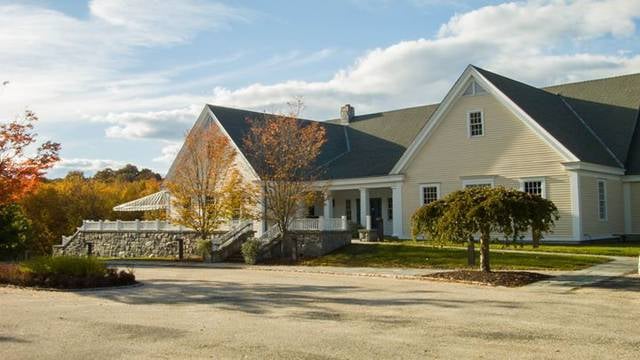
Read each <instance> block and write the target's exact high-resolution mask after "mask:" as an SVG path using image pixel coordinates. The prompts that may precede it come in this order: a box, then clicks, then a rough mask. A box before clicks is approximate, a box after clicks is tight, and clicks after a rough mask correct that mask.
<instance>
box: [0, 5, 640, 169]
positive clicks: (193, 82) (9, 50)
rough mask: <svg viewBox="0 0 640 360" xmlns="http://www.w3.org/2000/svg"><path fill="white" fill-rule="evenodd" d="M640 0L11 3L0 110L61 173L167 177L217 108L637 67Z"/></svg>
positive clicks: (421, 96)
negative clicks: (474, 69) (27, 127)
mask: <svg viewBox="0 0 640 360" xmlns="http://www.w3.org/2000/svg"><path fill="white" fill-rule="evenodd" d="M639 19H640V1H635V0H611V1H595V0H593V1H592V0H584V1H544V0H532V1H522V2H510V3H503V2H499V1H443V0H396V1H392V0H351V1H349V0H342V1H338V0H334V1H327V0H325V1H284V0H280V1H233V2H231V1H229V2H225V1H204V0H203V1H201V0H180V1H178V0H164V1H150V0H145V1H142V0H92V1H79V0H69V1H54V0H49V1H36V0H32V1H19V2H14V1H3V0H0V24H2V31H1V32H0V48H2V49H3V51H2V52H0V65H2V66H0V80H2V81H5V80H8V81H10V83H9V84H8V85H7V86H4V87H2V88H0V119H10V118H14V117H15V116H17V115H18V114H20V113H21V112H23V111H24V109H25V108H29V109H32V110H34V111H36V112H37V113H38V114H39V115H40V118H41V123H40V124H39V126H38V132H39V133H40V135H41V136H42V137H43V138H48V139H53V140H56V141H59V142H61V143H62V146H63V150H62V157H63V161H62V162H61V163H60V164H59V166H58V167H56V168H55V169H54V170H53V171H52V172H51V173H50V176H52V177H55V176H61V175H63V174H65V173H66V172H67V171H69V170H76V169H78V170H83V171H85V172H86V173H88V174H90V173H92V172H94V171H96V170H98V169H100V168H103V167H106V166H111V167H117V166H119V165H122V164H125V163H134V164H136V165H139V166H144V167H150V168H152V169H154V170H157V171H159V172H161V173H164V172H165V171H166V169H167V168H168V166H169V165H170V162H171V160H172V158H173V155H174V154H175V152H176V150H177V149H178V148H179V146H180V141H181V139H182V137H183V134H184V132H185V131H186V130H187V129H188V128H189V127H190V125H191V124H192V123H193V121H194V120H195V117H196V116H197V113H198V112H199V111H200V110H201V109H202V107H203V106H204V104H205V103H215V104H219V105H227V106H236V107H241V108H248V109H254V110H260V111H262V110H266V111H278V110H283V109H284V104H285V103H286V102H287V101H290V100H291V99H293V98H294V97H302V98H303V100H304V102H305V104H306V110H305V113H304V115H305V116H306V117H309V118H315V119H319V120H322V119H328V118H332V117H335V116H337V114H338V109H339V107H340V105H341V104H343V103H352V104H354V105H355V107H356V112H357V113H366V112H372V111H379V110H388V109H394V108H401V107H406V106H412V105H419V104H427V103H435V102H439V101H440V100H441V99H442V97H444V95H445V93H446V91H447V90H448V88H449V86H451V84H452V83H453V81H455V79H456V77H457V76H459V75H460V73H461V72H462V71H463V70H464V68H465V66H466V65H467V64H469V63H473V64H476V65H479V66H482V67H485V68H487V69H489V70H492V71H495V72H498V73H501V74H504V75H507V76H510V77H513V78H516V79H519V80H522V81H525V82H528V83H531V84H534V85H546V84H554V83H560V82H567V81H578V80H584V79H591V78H597V77H604V76H611V75H616V74H624V73H632V72H640V45H639V44H640V41H639V40H640V39H639V32H638V25H639Z"/></svg>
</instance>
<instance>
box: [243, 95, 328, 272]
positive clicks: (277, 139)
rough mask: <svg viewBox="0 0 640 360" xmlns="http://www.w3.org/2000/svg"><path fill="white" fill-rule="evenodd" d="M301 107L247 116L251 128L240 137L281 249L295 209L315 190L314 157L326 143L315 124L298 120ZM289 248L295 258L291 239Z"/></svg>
mask: <svg viewBox="0 0 640 360" xmlns="http://www.w3.org/2000/svg"><path fill="white" fill-rule="evenodd" d="M302 108H303V106H302V103H301V102H300V101H298V102H296V103H293V104H290V111H289V112H288V113H284V114H280V115H276V116H265V117H262V118H256V119H248V121H249V122H250V125H251V127H250V130H249V132H248V134H247V135H246V136H245V138H244V147H245V153H246V154H247V156H248V158H249V160H250V162H251V164H252V165H253V168H254V170H255V171H256V172H257V174H258V176H259V177H260V181H261V197H260V202H261V203H262V206H263V209H265V211H266V217H267V220H268V221H270V222H272V223H274V224H275V226H277V228H278V230H279V231H280V234H281V237H282V241H281V245H282V250H283V251H284V248H285V242H288V241H289V237H288V236H287V235H288V229H289V227H290V225H291V223H292V221H293V219H294V218H295V215H296V212H298V210H299V209H300V207H301V205H302V204H304V203H306V202H308V201H309V199H311V198H313V197H314V196H315V194H316V193H317V188H315V187H314V185H313V181H314V180H317V179H318V177H319V176H320V171H321V168H320V166H319V164H318V163H317V159H318V155H320V151H321V149H322V146H323V145H324V143H325V142H326V133H325V129H324V128H323V127H322V126H321V125H320V124H319V123H317V122H313V121H303V120H299V119H298V117H299V115H300V113H301V111H302ZM291 248H292V258H293V259H294V260H295V259H296V257H297V252H296V244H295V242H294V243H293V246H291Z"/></svg>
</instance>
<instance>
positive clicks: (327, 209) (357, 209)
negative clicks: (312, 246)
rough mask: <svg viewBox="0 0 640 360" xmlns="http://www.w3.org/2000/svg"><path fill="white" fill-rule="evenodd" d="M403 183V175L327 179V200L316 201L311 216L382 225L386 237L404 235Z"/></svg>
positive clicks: (371, 227)
mask: <svg viewBox="0 0 640 360" xmlns="http://www.w3.org/2000/svg"><path fill="white" fill-rule="evenodd" d="M402 184H403V177H402V176H401V175H398V176H384V177H371V178H361V179H340V180H332V181H330V182H325V183H323V184H320V185H321V186H322V187H324V189H323V191H324V193H325V196H324V201H321V202H320V201H319V202H317V203H316V204H314V206H313V208H310V209H309V210H308V216H322V217H324V218H325V219H330V218H342V217H344V218H345V219H346V221H347V222H350V223H354V224H358V225H360V226H361V227H362V228H364V229H367V230H377V229H379V228H380V227H382V232H383V233H384V235H385V236H395V237H398V238H402V237H403V236H404V231H403V230H404V229H403V211H402Z"/></svg>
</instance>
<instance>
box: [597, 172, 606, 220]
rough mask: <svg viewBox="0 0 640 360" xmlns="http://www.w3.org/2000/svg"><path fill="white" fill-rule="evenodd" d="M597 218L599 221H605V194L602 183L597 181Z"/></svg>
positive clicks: (604, 186)
mask: <svg viewBox="0 0 640 360" xmlns="http://www.w3.org/2000/svg"><path fill="white" fill-rule="evenodd" d="M598 217H599V218H600V220H606V219H607V194H606V185H605V183H604V181H598Z"/></svg>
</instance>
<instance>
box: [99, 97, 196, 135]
mask: <svg viewBox="0 0 640 360" xmlns="http://www.w3.org/2000/svg"><path fill="white" fill-rule="evenodd" d="M201 110H202V108H201V107H199V106H197V105H193V106H190V107H186V108H181V109H174V110H161V111H148V112H124V113H108V114H107V115H102V116H93V117H91V118H90V120H92V121H97V122H106V123H111V124H114V125H112V126H110V127H108V128H107V130H106V135H107V137H111V138H125V139H139V138H156V139H179V138H182V137H183V136H184V133H185V131H186V130H188V128H189V127H190V126H191V125H192V124H193V121H194V119H195V117H196V116H197V115H198V113H199V112H200V111H201Z"/></svg>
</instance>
